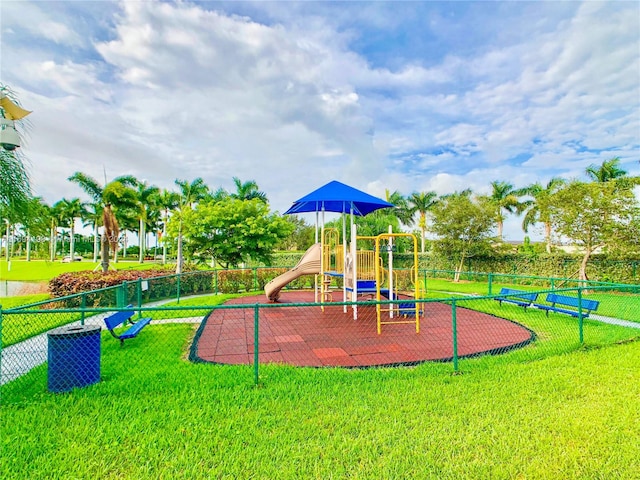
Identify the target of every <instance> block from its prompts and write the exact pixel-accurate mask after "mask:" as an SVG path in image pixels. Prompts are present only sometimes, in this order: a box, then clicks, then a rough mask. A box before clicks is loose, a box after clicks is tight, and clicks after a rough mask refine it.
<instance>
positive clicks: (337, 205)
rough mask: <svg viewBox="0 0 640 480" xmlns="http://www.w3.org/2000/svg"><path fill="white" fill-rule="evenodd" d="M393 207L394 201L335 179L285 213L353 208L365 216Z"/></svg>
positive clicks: (343, 210) (355, 211)
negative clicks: (388, 200)
mask: <svg viewBox="0 0 640 480" xmlns="http://www.w3.org/2000/svg"><path fill="white" fill-rule="evenodd" d="M393 207H395V205H393V204H392V203H389V202H386V201H384V200H382V199H380V198H377V197H374V196H373V195H369V194H368V193H365V192H363V191H361V190H358V189H356V188H353V187H350V186H349V185H345V184H344V183H340V182H338V181H336V180H333V181H332V182H329V183H327V184H326V185H324V186H323V187H320V188H318V189H317V190H314V191H313V192H311V193H309V194H307V195H305V196H304V197H302V198H301V199H299V200H296V201H295V202H293V205H292V206H291V208H289V210H287V211H286V212H284V213H285V215H286V214H291V213H306V212H321V211H325V212H337V213H350V212H351V209H352V208H353V213H354V215H359V216H361V217H364V216H365V215H367V214H369V213H371V212H373V211H374V210H378V209H380V208H393Z"/></svg>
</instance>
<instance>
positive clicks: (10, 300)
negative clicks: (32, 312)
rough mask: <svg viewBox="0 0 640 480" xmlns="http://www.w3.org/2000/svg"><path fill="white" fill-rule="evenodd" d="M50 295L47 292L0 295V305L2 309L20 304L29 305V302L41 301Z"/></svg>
mask: <svg viewBox="0 0 640 480" xmlns="http://www.w3.org/2000/svg"><path fill="white" fill-rule="evenodd" d="M50 297H51V295H49V294H48V293H35V294H33V295H20V296H17V297H2V298H0V305H2V308H3V309H4V310H6V309H8V308H15V307H19V306H21V305H29V304H30V303H37V302H43V301H45V300H48V299H49V298H50Z"/></svg>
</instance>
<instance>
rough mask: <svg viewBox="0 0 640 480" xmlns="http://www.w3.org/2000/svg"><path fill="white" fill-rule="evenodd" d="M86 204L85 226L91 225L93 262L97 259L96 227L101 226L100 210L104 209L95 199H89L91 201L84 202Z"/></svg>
mask: <svg viewBox="0 0 640 480" xmlns="http://www.w3.org/2000/svg"><path fill="white" fill-rule="evenodd" d="M85 206H86V209H87V210H86V214H85V217H84V220H85V224H84V226H85V227H89V226H90V227H92V228H93V263H96V262H97V261H98V249H99V247H98V245H99V242H98V236H99V234H98V228H99V227H101V226H102V211H103V210H104V207H103V205H102V202H101V201H100V202H95V201H91V202H86V203H85Z"/></svg>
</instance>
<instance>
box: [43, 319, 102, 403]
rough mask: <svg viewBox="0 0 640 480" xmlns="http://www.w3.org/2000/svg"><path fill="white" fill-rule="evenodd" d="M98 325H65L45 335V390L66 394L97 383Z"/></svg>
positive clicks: (98, 377) (98, 358)
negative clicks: (46, 349) (46, 357)
mask: <svg viewBox="0 0 640 480" xmlns="http://www.w3.org/2000/svg"><path fill="white" fill-rule="evenodd" d="M100 330H101V328H100V325H67V326H64V327H60V328H56V329H53V330H50V331H49V332H47V340H48V344H49V345H48V355H47V356H48V360H49V364H48V370H47V387H48V389H49V391H50V392H53V393H60V392H68V391H69V390H71V389H73V388H80V387H86V386H88V385H93V384H94V383H97V382H99V381H100V338H101V336H100Z"/></svg>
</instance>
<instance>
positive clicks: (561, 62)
mask: <svg viewBox="0 0 640 480" xmlns="http://www.w3.org/2000/svg"><path fill="white" fill-rule="evenodd" d="M0 35H1V38H0V83H3V84H5V85H8V86H10V87H11V88H12V89H13V90H14V91H15V92H16V94H17V95H18V97H19V100H20V102H21V104H22V106H24V107H25V108H27V109H28V110H32V111H33V113H32V114H31V115H30V116H29V117H28V119H29V121H30V122H29V123H30V127H29V130H28V132H27V134H26V138H25V142H24V145H23V147H22V152H23V153H24V154H25V156H26V157H27V158H28V162H29V171H30V175H31V181H32V188H33V191H34V194H35V195H38V196H42V197H43V198H44V200H45V201H46V202H47V203H49V204H53V203H55V202H56V201H58V200H60V199H61V198H63V197H65V198H73V197H80V198H81V199H83V200H84V199H87V200H88V198H87V197H86V196H85V195H84V194H83V192H82V191H81V190H80V188H79V187H78V186H76V185H75V184H72V183H71V182H69V181H68V180H67V178H68V177H69V176H70V175H72V174H73V173H74V172H76V171H81V172H83V173H86V174H88V175H91V176H92V177H94V178H95V179H96V180H98V181H99V182H100V183H101V184H104V181H105V179H106V180H107V181H110V180H112V179H113V178H115V177H117V176H120V175H134V176H136V177H137V178H138V179H140V180H145V181H147V182H148V183H149V184H154V185H157V186H159V187H160V188H167V189H176V186H175V180H176V179H181V180H188V181H192V180H193V179H195V178H197V177H202V178H203V179H204V180H205V182H206V183H207V184H208V185H209V186H210V187H211V188H212V189H214V190H215V189H217V188H218V187H223V188H226V189H227V190H233V189H234V185H233V181H232V178H233V177H238V178H240V179H241V180H242V181H248V180H255V181H256V182H257V184H258V186H259V188H260V190H262V191H263V192H265V193H266V194H267V196H268V198H269V201H270V205H271V208H272V210H274V211H279V212H284V211H285V210H286V209H287V208H289V206H290V205H291V204H292V203H293V201H295V200H296V199H298V198H300V197H302V196H304V195H306V194H307V193H309V192H311V191H313V190H315V189H316V188H318V187H320V186H322V185H324V184H325V183H327V182H329V181H331V180H338V181H341V182H343V183H346V184H348V185H351V186H353V187H356V188H359V189H361V190H364V191H366V192H368V193H370V194H372V195H376V196H379V197H382V198H384V196H385V191H386V190H389V191H394V190H397V191H399V192H400V193H402V194H404V195H409V194H410V193H412V192H414V191H422V192H426V191H431V190H433V191H435V192H436V193H438V194H446V193H451V192H454V191H459V190H463V189H465V188H471V189H473V190H474V191H475V192H477V193H489V191H490V188H491V187H490V183H491V182H492V181H494V180H500V181H508V182H510V183H512V184H513V185H514V186H515V187H523V186H526V185H529V184H532V183H534V182H542V183H546V182H547V181H548V180H549V179H551V178H552V177H553V176H560V177H564V178H568V179H572V178H582V179H586V176H585V169H586V168H587V167H588V166H590V165H592V164H601V163H602V161H604V160H607V159H610V158H612V157H619V158H620V161H621V167H622V168H623V169H625V170H626V171H628V172H629V173H630V174H634V175H637V174H640V163H639V161H640V3H639V2H636V1H630V2H626V1H616V2H603V3H600V2H593V1H588V2H573V1H564V2H559V1H548V2H499V1H496V2H492V1H483V2H459V1H458V2H417V1H407V2H397V1H393V2H382V1H376V2H367V1H358V2H315V1H305V2H290V1H286V2H285V1H282V2H236V1H234V2H210V1H206V2H203V1H200V2H194V1H179V2H156V1H135V2H134V1H125V2H108V1H66V2H65V1H36V2H33V1H11V0H3V1H2V2H1V3H0ZM520 224H521V219H520V218H515V217H513V218H510V219H509V220H508V221H507V222H506V224H505V238H506V239H511V240H521V239H522V237H523V235H524V234H523V232H522V230H521V228H520ZM530 234H531V236H532V238H534V239H535V238H536V237H537V236H541V234H542V232H541V231H540V230H539V229H534V230H533V231H531V232H530Z"/></svg>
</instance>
